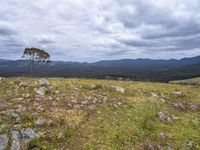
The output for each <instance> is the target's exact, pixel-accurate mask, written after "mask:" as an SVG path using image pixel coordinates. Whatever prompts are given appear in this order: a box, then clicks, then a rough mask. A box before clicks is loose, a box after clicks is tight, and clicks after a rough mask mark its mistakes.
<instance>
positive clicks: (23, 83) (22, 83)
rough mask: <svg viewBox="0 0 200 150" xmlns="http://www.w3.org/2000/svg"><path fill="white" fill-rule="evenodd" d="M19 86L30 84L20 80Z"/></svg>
mask: <svg viewBox="0 0 200 150" xmlns="http://www.w3.org/2000/svg"><path fill="white" fill-rule="evenodd" d="M19 86H20V87H29V86H30V85H29V83H27V82H21V83H19Z"/></svg>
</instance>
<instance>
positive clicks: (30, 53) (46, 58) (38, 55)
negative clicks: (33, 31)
mask: <svg viewBox="0 0 200 150" xmlns="http://www.w3.org/2000/svg"><path fill="white" fill-rule="evenodd" d="M22 58H26V59H28V60H30V61H31V62H32V63H34V62H37V63H50V62H51V61H50V55H49V53H47V52H46V51H45V50H42V49H38V48H34V47H32V48H26V49H25V50H24V53H23V56H22Z"/></svg>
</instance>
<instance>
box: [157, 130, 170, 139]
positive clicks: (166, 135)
mask: <svg viewBox="0 0 200 150" xmlns="http://www.w3.org/2000/svg"><path fill="white" fill-rule="evenodd" d="M160 136H161V137H162V138H163V139H166V138H167V139H172V135H171V134H169V133H164V132H161V133H160Z"/></svg>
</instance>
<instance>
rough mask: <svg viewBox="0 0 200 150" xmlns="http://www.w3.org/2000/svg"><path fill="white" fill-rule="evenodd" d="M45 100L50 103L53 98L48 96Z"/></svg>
mask: <svg viewBox="0 0 200 150" xmlns="http://www.w3.org/2000/svg"><path fill="white" fill-rule="evenodd" d="M45 99H46V100H48V101H52V100H53V97H52V96H48V97H46V98H45Z"/></svg>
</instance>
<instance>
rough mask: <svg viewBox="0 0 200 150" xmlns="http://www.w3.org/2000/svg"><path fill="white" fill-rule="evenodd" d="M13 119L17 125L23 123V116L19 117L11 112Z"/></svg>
mask: <svg viewBox="0 0 200 150" xmlns="http://www.w3.org/2000/svg"><path fill="white" fill-rule="evenodd" d="M10 116H11V119H12V120H14V121H15V123H20V122H21V121H22V118H21V116H19V115H18V114H16V113H14V112H11V114H10Z"/></svg>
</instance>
